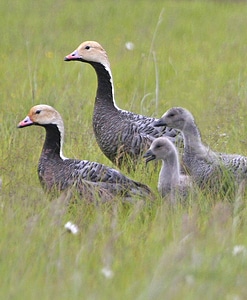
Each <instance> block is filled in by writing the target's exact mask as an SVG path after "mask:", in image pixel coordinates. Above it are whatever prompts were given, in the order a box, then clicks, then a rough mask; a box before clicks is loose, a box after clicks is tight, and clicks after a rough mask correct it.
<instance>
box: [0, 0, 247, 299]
mask: <svg viewBox="0 0 247 300" xmlns="http://www.w3.org/2000/svg"><path fill="white" fill-rule="evenodd" d="M246 16H247V4H246V1H243V2H241V1H155V2H154V1H131V0H126V1H117V0H116V1H97V0H92V1H78V0H77V1H76V0H70V1H61V0H59V1H58V0H56V1H50V0H49V1H48V0H43V1H31V0H22V1H6V0H4V1H1V3H0V36H1V42H0V59H1V64H0V77H1V80H0V90H1V98H0V136H1V146H0V177H1V179H2V189H1V191H0V228H1V229H0V277H1V280H0V298H1V299H42V300H45V299H97V300H98V299H110V298H112V299H140V300H142V299H199V298H200V299H227V300H241V299H246V298H247V288H246V278H247V210H246V198H245V197H242V196H241V195H236V197H235V198H234V199H232V201H231V202H228V201H226V200H225V199H224V198H219V199H218V198H217V199H214V198H212V196H210V195H206V196H205V195H201V196H200V197H197V198H195V199H190V201H191V204H190V205H189V206H187V207H182V206H180V205H177V206H176V207H173V208H170V207H168V205H167V204H166V203H164V202H163V201H162V199H160V198H159V197H158V198H157V201H156V203H155V204H154V205H152V206H151V207H150V206H142V205H141V202H140V203H139V202H137V203H136V204H134V205H129V206H128V207H126V206H124V205H122V204H121V201H119V200H116V203H114V204H112V205H105V206H98V207H96V206H94V205H87V204H85V202H83V201H81V202H79V203H77V204H76V205H72V206H71V207H70V210H69V211H68V212H67V213H65V214H64V215H61V216H60V215H59V210H58V211H57V210H56V207H55V208H54V205H53V204H52V202H50V201H49V199H48V197H47V196H46V195H45V194H44V193H43V191H42V189H41V187H40V184H39V181H38V177H37V163H38V158H39V155H40V151H41V148H42V145H43V140H44V130H43V129H42V128H37V127H30V128H26V129H17V128H16V126H17V124H18V122H19V121H20V120H22V119H23V118H24V117H25V116H26V115H27V113H28V111H29V109H30V108H31V106H33V105H35V104H39V103H45V104H49V105H52V106H54V107H55V108H56V109H57V110H58V111H59V112H60V113H61V115H62V116H63V119H64V122H65V129H66V132H65V134H66V137H65V145H64V153H65V155H66V156H67V157H76V158H80V159H89V160H94V161H98V162H101V163H105V164H107V165H109V166H111V163H110V162H109V161H108V160H107V158H105V157H104V155H103V154H102V153H101V152H100V150H99V148H98V146H97V144H96V141H95V139H94V136H93V131H92V124H91V118H92V111H93V103H94V96H95V92H96V76H95V73H94V70H93V69H92V67H91V66H89V65H86V64H82V63H72V62H71V63H67V62H64V61H63V58H64V56H65V55H67V54H69V53H70V52H72V51H73V50H74V49H75V48H76V47H77V46H78V45H79V44H80V43H81V42H83V41H86V40H96V41H98V42H99V43H101V44H102V45H103V47H104V48H105V49H106V50H107V52H108V55H109V59H110V62H111V68H112V73H113V77H114V84H115V96H116V101H117V104H118V106H119V107H121V108H124V109H127V110H131V111H134V112H137V113H143V114H146V115H150V116H155V117H160V116H161V115H162V114H163V113H164V112H165V111H166V110H167V109H168V108H170V107H172V106H183V107H186V108H187V109H189V110H190V111H191V112H192V113H193V114H194V116H195V118H196V121H197V124H198V126H199V128H200V130H201V133H202V137H203V140H204V142H205V143H206V144H208V145H210V146H211V147H212V148H213V149H215V150H217V151H225V152H228V153H240V154H243V155H246V156H247V148H246V144H247V139H246V132H247V120H246V116H247V112H246V107H247V68H246V61H247V34H246V28H247V17H246ZM126 42H132V43H133V44H134V49H133V50H128V49H126V46H125V44H126ZM129 176H131V177H132V178H134V179H136V180H138V181H141V182H144V183H146V184H148V185H149V186H150V187H151V188H152V189H153V190H154V191H155V193H156V194H157V189H156V185H157V178H158V173H157V171H156V172H155V170H154V168H152V166H149V168H146V167H145V163H144V162H143V163H140V166H138V169H137V172H135V173H134V174H130V175H129ZM157 196H158V194H157ZM67 221H72V222H74V223H75V224H77V225H78V227H79V233H78V234H77V235H72V234H69V233H68V232H66V230H65V228H64V224H65V223H66V222H67Z"/></svg>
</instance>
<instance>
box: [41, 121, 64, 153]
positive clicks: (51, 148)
mask: <svg viewBox="0 0 247 300" xmlns="http://www.w3.org/2000/svg"><path fill="white" fill-rule="evenodd" d="M43 127H44V128H45V130H46V138H45V142H44V146H43V150H42V155H45V156H49V157H55V156H59V158H60V149H61V132H60V131H59V129H58V127H57V125H55V124H49V125H45V126H43Z"/></svg>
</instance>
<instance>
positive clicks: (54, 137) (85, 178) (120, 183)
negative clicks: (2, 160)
mask: <svg viewBox="0 0 247 300" xmlns="http://www.w3.org/2000/svg"><path fill="white" fill-rule="evenodd" d="M31 125H39V126H42V127H44V128H45V130H46V138H45V142H44V146H43V149H42V152H41V156H40V159H39V165H38V175H39V179H40V182H41V184H42V186H43V187H44V188H45V190H47V191H51V190H53V189H57V190H59V191H62V190H65V189H67V188H69V187H71V186H73V187H75V188H76V189H77V190H78V191H79V192H80V193H82V194H83V193H85V191H87V190H90V189H96V190H99V195H101V194H104V195H105V194H110V195H113V196H114V195H121V196H124V197H131V195H133V194H136V195H143V196H147V195H149V196H150V195H151V194H152V193H151V191H150V189H149V188H148V187H147V186H146V185H144V184H141V183H139V182H136V181H133V180H131V179H130V178H128V177H126V176H124V175H123V174H122V173H120V172H119V171H117V170H115V169H113V168H110V167H107V166H105V165H103V164H100V163H97V162H91V161H88V160H78V159H70V158H66V157H65V156H64V155H63V152H62V146H63V139H64V124H63V120H62V117H61V115H60V114H59V113H58V112H57V111H56V110H55V109H54V108H53V107H51V106H48V105H44V104H41V105H36V106H34V107H32V108H31V110H30V112H29V114H28V115H27V117H26V118H25V119H24V120H23V121H21V122H20V123H19V124H18V127H19V128H23V127H26V126H31Z"/></svg>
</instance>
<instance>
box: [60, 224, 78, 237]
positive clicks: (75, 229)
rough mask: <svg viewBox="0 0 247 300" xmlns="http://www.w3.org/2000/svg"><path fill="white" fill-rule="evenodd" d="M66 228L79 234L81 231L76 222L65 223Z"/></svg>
mask: <svg viewBox="0 0 247 300" xmlns="http://www.w3.org/2000/svg"><path fill="white" fill-rule="evenodd" d="M64 227H65V229H67V230H68V231H69V232H71V233H72V234H77V233H78V232H79V228H78V226H77V225H76V224H73V223H72V222H67V223H66V224H65V225H64Z"/></svg>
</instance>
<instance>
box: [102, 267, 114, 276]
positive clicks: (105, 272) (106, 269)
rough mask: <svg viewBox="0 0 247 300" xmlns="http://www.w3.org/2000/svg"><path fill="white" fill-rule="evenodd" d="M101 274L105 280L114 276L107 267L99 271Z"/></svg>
mask: <svg viewBox="0 0 247 300" xmlns="http://www.w3.org/2000/svg"><path fill="white" fill-rule="evenodd" d="M101 273H102V274H103V275H104V276H105V277H106V278H112V277H113V276H114V272H113V271H112V270H111V269H110V268H109V267H104V268H103V269H102V270H101Z"/></svg>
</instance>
